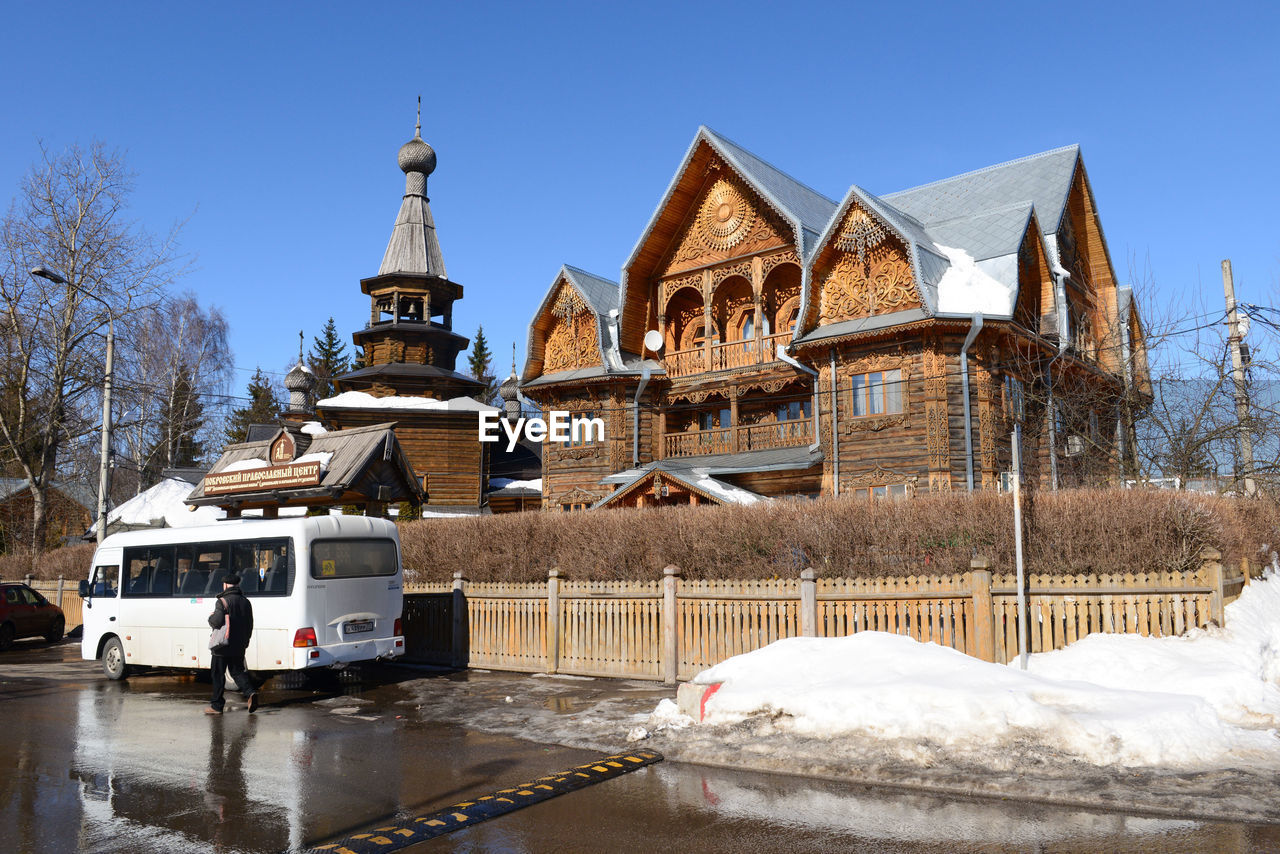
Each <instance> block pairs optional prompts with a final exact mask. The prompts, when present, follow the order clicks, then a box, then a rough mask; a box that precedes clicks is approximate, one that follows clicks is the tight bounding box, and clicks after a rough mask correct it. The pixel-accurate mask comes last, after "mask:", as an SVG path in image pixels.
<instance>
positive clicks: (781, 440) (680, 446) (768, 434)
mask: <svg viewBox="0 0 1280 854" xmlns="http://www.w3.org/2000/svg"><path fill="white" fill-rule="evenodd" d="M735 440H736V441H735ZM812 442H813V419H812V418H801V419H797V420H794V421H774V422H772V423H769V424H751V425H748V426H745V427H716V428H713V429H711V430H689V431H687V432H684V433H668V434H667V435H666V436H665V437H664V451H665V456H667V457H694V456H700V455H702V454H729V453H738V452H741V451H761V450H765V449H767V448H791V447H795V446H796V445H808V444H812Z"/></svg>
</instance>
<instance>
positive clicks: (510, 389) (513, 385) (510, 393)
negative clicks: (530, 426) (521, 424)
mask: <svg viewBox="0 0 1280 854" xmlns="http://www.w3.org/2000/svg"><path fill="white" fill-rule="evenodd" d="M498 397H500V398H502V412H503V415H505V416H506V417H507V418H509V419H511V420H513V421H514V420H515V419H517V418H519V417H520V380H519V378H517V377H516V371H515V368H514V367H513V368H512V369H511V376H509V377H507V378H506V379H505V380H503V381H502V385H500V386H498Z"/></svg>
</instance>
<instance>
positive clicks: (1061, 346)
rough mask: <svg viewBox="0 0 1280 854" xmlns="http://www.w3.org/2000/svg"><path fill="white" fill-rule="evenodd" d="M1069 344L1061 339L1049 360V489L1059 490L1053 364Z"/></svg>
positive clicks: (1056, 412)
mask: <svg viewBox="0 0 1280 854" xmlns="http://www.w3.org/2000/svg"><path fill="white" fill-rule="evenodd" d="M1066 353H1067V345H1066V343H1065V342H1063V341H1061V340H1059V342H1058V353H1057V355H1056V356H1054V357H1053V358H1052V359H1050V360H1049V489H1050V490H1051V491H1053V492H1057V491H1058V407H1057V403H1056V402H1055V401H1054V399H1053V366H1054V364H1055V363H1056V362H1057V361H1058V360H1059V359H1061V358H1062V357H1063V356H1065V355H1066Z"/></svg>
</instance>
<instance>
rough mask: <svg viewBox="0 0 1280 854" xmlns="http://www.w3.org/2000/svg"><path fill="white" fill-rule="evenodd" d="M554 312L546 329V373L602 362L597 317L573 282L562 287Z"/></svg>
mask: <svg viewBox="0 0 1280 854" xmlns="http://www.w3.org/2000/svg"><path fill="white" fill-rule="evenodd" d="M551 313H552V316H553V317H554V318H555V321H554V322H553V323H552V325H551V329H550V330H549V331H548V332H547V341H546V345H545V350H544V355H543V367H542V371H543V373H547V374H550V373H555V372H556V371H567V370H572V369H574V368H587V367H594V366H596V365H599V364H600V346H599V343H598V341H599V339H598V338H597V337H596V323H595V317H594V315H593V314H592V313H591V310H590V309H588V308H587V305H586V303H585V302H583V300H582V297H581V296H579V295H578V292H577V291H576V290H574V288H573V287H572V286H571V285H568V284H564V285H561V286H560V290H559V292H557V293H556V297H555V300H554V301H553V302H552V308H551Z"/></svg>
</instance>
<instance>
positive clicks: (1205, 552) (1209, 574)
mask: <svg viewBox="0 0 1280 854" xmlns="http://www.w3.org/2000/svg"><path fill="white" fill-rule="evenodd" d="M1200 566H1201V568H1202V569H1204V575H1205V578H1206V579H1208V582H1209V587H1210V592H1209V619H1211V620H1213V621H1214V622H1215V623H1217V624H1218V625H1220V626H1221V625H1223V624H1224V623H1225V622H1226V611H1225V610H1224V605H1223V594H1222V552H1220V551H1218V550H1217V549H1215V548H1213V547H1212V546H1205V547H1204V548H1202V549H1201V550H1200Z"/></svg>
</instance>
